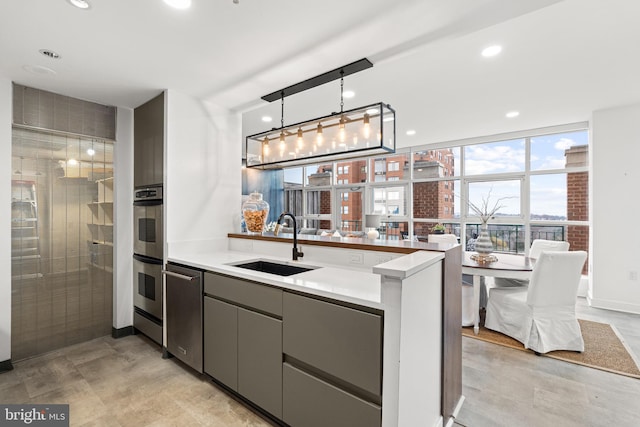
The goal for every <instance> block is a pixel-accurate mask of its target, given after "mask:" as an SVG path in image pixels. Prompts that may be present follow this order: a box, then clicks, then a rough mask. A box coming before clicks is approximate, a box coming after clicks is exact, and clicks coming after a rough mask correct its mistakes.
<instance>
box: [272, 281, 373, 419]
mask: <svg viewBox="0 0 640 427" xmlns="http://www.w3.org/2000/svg"><path fill="white" fill-rule="evenodd" d="M282 319H283V342H282V348H283V352H284V360H285V361H286V363H285V364H284V368H283V402H282V406H283V420H284V421H285V422H286V423H287V424H289V425H294V426H296V427H297V426H309V427H315V426H327V425H330V426H379V425H381V423H382V408H381V405H382V337H383V330H382V327H383V324H382V316H381V315H380V314H377V313H370V312H367V311H363V310H359V309H356V308H351V307H346V306H344V305H340V304H334V303H333V302H328V301H322V300H319V299H316V298H310V297H306V296H302V295H298V294H293V293H289V292H285V294H284V297H283V314H282Z"/></svg>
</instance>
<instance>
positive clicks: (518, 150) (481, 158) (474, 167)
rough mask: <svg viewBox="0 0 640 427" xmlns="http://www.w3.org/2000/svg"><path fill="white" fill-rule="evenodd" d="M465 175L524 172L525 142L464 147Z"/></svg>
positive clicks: (521, 140) (505, 142) (519, 140)
mask: <svg viewBox="0 0 640 427" xmlns="http://www.w3.org/2000/svg"><path fill="white" fill-rule="evenodd" d="M464 156H465V157H464V167H465V171H464V173H465V175H467V176H469V175H487V174H497V173H510V172H522V171H524V163H525V158H524V157H525V141H524V140H523V139H516V140H512V141H500V142H493V143H486V144H474V145H468V146H466V147H464Z"/></svg>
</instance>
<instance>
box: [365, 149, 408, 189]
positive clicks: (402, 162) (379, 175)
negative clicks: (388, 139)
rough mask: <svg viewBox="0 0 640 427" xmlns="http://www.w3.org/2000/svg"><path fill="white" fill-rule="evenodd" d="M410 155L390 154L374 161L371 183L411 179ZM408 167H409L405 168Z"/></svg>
mask: <svg viewBox="0 0 640 427" xmlns="http://www.w3.org/2000/svg"><path fill="white" fill-rule="evenodd" d="M409 158H410V157H409V155H408V154H403V153H394V154H389V155H387V156H385V157H378V158H375V159H373V160H372V161H373V173H372V174H371V175H372V176H371V181H373V182H384V181H400V180H404V179H408V178H409V168H408V165H409ZM405 166H407V167H405Z"/></svg>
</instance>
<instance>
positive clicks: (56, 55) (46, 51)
mask: <svg viewBox="0 0 640 427" xmlns="http://www.w3.org/2000/svg"><path fill="white" fill-rule="evenodd" d="M38 52H40V53H41V54H43V55H44V56H46V57H48V58H51V59H60V54H59V53H57V52H54V51H52V50H49V49H40V50H39V51H38Z"/></svg>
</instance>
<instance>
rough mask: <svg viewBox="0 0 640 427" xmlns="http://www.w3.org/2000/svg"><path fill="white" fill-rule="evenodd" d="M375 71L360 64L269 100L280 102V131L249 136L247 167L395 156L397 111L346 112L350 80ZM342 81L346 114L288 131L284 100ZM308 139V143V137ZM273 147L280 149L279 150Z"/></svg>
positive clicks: (377, 106) (373, 107)
mask: <svg viewBox="0 0 640 427" xmlns="http://www.w3.org/2000/svg"><path fill="white" fill-rule="evenodd" d="M371 66H373V64H371V62H369V61H368V60H367V59H362V60H360V61H356V62H354V63H352V64H349V65H345V66H343V67H340V68H337V69H335V70H332V71H329V72H327V73H324V74H321V75H319V76H316V77H314V78H312V79H309V80H305V81H304V82H301V83H297V84H295V85H293V86H289V87H288V88H285V89H282V90H280V91H278V92H274V93H272V94H269V95H265V96H264V97H263V99H265V100H267V101H275V100H276V99H278V98H280V102H281V117H280V128H279V129H275V128H274V129H271V130H269V131H265V132H261V133H259V134H255V135H251V136H248V137H247V138H246V140H245V143H246V153H247V162H246V165H247V167H250V168H260V169H280V168H283V167H287V166H295V165H303V164H307V163H311V162H318V161H333V160H341V159H348V158H354V157H365V156H374V155H379V154H386V153H393V152H395V111H394V110H393V109H392V108H391V106H389V105H388V104H385V103H382V102H379V103H375V104H371V105H366V106H364V107H359V108H355V109H352V110H347V111H345V110H344V77H345V76H346V75H349V74H353V73H355V72H357V71H361V70H363V69H366V68H369V67H371ZM338 78H339V79H340V112H339V113H331V114H329V115H327V116H323V117H319V118H315V119H311V120H307V121H304V122H300V123H295V124H292V125H288V126H286V127H285V125H284V98H285V96H289V95H293V94H294V93H298V92H301V91H304V90H307V89H310V88H312V87H316V86H319V85H321V84H324V83H328V82H329V81H332V80H337V79H338ZM307 136H308V137H307ZM272 143H274V144H275V143H278V146H279V149H278V150H273V149H272V148H273V146H272Z"/></svg>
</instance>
